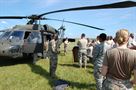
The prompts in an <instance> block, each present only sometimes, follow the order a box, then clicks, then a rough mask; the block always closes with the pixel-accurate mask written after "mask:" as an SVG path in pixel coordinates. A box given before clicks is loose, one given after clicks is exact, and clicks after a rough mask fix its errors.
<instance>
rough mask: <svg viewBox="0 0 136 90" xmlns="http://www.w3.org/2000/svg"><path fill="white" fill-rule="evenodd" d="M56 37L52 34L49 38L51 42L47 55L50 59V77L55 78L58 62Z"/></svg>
mask: <svg viewBox="0 0 136 90" xmlns="http://www.w3.org/2000/svg"><path fill="white" fill-rule="evenodd" d="M57 39H58V37H57V35H56V34H53V35H52V37H51V41H50V42H49V46H48V54H49V59H50V70H49V71H50V76H51V77H53V78H55V77H56V75H55V72H56V69H57V62H58V51H57Z"/></svg>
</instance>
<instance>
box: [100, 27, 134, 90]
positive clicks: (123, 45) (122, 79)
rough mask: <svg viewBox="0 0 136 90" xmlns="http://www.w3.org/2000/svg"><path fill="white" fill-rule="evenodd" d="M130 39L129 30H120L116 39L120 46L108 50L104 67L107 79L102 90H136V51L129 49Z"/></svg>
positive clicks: (103, 73)
mask: <svg viewBox="0 0 136 90" xmlns="http://www.w3.org/2000/svg"><path fill="white" fill-rule="evenodd" d="M128 39H129V32H128V30H126V29H121V30H119V31H118V32H117V33H116V37H115V40H116V42H117V43H118V46H117V47H116V48H113V49H110V50H107V52H106V54H105V58H104V61H103V66H102V75H103V76H105V77H106V79H105V80H104V82H103V85H102V90H134V88H133V85H134V84H136V51H135V50H131V49H128V48H127V43H128ZM132 73H133V74H134V76H133V78H131V77H132ZM130 79H131V80H130Z"/></svg>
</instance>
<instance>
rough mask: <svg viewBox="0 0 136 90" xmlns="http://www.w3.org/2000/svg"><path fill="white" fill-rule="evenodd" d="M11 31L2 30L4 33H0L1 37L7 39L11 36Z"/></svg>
mask: <svg viewBox="0 0 136 90" xmlns="http://www.w3.org/2000/svg"><path fill="white" fill-rule="evenodd" d="M10 33H11V31H6V32H2V34H1V35H0V39H2V40H6V39H7V38H8V37H9V35H10Z"/></svg>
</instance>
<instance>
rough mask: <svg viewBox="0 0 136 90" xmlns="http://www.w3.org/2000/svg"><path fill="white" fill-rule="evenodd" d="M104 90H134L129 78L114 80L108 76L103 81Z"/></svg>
mask: <svg viewBox="0 0 136 90" xmlns="http://www.w3.org/2000/svg"><path fill="white" fill-rule="evenodd" d="M102 90H134V89H133V86H132V84H131V83H130V81H129V80H122V81H118V80H114V79H111V78H106V79H105V80H104V81H103V85H102Z"/></svg>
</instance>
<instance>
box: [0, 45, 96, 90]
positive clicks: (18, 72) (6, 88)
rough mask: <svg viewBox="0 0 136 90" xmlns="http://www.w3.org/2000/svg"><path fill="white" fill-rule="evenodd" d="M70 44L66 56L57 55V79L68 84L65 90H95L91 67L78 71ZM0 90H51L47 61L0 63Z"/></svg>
mask: <svg viewBox="0 0 136 90" xmlns="http://www.w3.org/2000/svg"><path fill="white" fill-rule="evenodd" d="M74 45H75V43H71V44H70V45H69V48H68V53H67V55H65V56H64V54H63V51H62V52H61V53H60V55H59V62H58V68H57V72H56V74H57V77H58V79H63V80H66V81H68V82H69V83H70V85H69V87H67V88H66V90H95V81H94V77H93V65H91V64H90V63H88V67H87V69H86V70H85V69H84V68H82V69H80V68H79V66H78V63H77V62H74V60H73V55H72V51H71V50H72V48H73V46H74ZM0 66H1V67H0V90H52V88H53V86H54V81H55V80H56V79H52V78H51V77H50V76H49V60H48V59H41V60H39V61H38V62H37V63H36V64H32V63H31V61H30V60H12V61H9V60H8V61H4V60H2V61H1V62H0Z"/></svg>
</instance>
